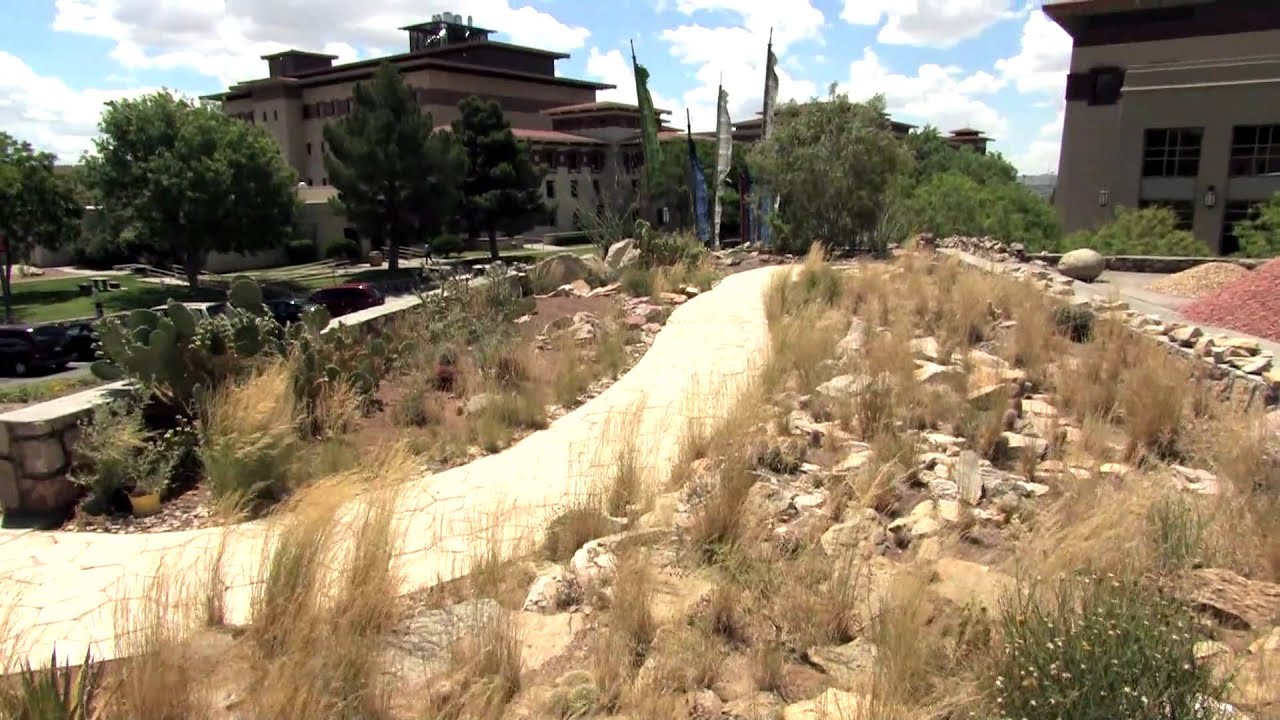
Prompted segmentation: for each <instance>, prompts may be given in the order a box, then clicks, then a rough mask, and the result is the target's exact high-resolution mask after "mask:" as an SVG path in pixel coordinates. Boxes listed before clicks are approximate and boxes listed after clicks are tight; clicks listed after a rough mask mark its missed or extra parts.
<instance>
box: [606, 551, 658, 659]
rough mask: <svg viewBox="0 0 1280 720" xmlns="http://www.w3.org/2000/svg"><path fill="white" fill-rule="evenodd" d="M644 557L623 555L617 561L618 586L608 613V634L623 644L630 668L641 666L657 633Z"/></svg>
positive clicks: (649, 575) (648, 571) (638, 554)
mask: <svg viewBox="0 0 1280 720" xmlns="http://www.w3.org/2000/svg"><path fill="white" fill-rule="evenodd" d="M651 573H652V571H651V569H650V567H649V565H648V562H647V558H645V557H644V556H643V555H642V554H641V553H639V552H635V553H628V554H624V555H623V557H621V558H620V559H619V561H618V577H620V578H626V579H627V581H626V582H621V583H618V584H617V586H616V587H615V588H614V590H613V603H612V605H611V607H610V610H609V631H610V632H611V633H614V634H615V635H616V636H617V637H619V638H621V639H622V641H623V647H625V648H626V655H625V659H626V661H629V662H630V664H631V666H632V667H636V668H638V667H640V666H641V665H642V664H644V661H645V658H646V657H647V656H648V654H649V649H650V648H651V647H652V646H653V641H654V638H656V637H657V634H658V621H657V618H655V617H654V614H653V577H652V574H651Z"/></svg>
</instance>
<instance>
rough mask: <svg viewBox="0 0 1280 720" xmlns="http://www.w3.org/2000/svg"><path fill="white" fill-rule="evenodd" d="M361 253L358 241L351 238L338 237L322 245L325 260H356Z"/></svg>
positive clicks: (359, 257)
mask: <svg viewBox="0 0 1280 720" xmlns="http://www.w3.org/2000/svg"><path fill="white" fill-rule="evenodd" d="M361 255H363V253H362V252H361V251H360V243H358V242H356V241H355V240H352V239H351V238H345V237H344V238H340V239H338V240H334V241H332V242H330V243H329V244H328V245H325V246H324V257H325V259H326V260H350V261H351V262H358V261H359V260H360V259H361Z"/></svg>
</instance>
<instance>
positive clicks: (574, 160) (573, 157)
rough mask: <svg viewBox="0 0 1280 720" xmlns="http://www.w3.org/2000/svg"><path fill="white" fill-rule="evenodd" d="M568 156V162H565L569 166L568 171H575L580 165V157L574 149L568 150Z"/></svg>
mask: <svg viewBox="0 0 1280 720" xmlns="http://www.w3.org/2000/svg"><path fill="white" fill-rule="evenodd" d="M568 156H569V157H568V163H566V164H567V165H568V166H569V171H570V172H576V171H577V170H578V168H579V167H581V165H582V159H581V158H580V157H578V153H577V152H576V151H570V152H569V153H568ZM574 197H578V196H577V195H574Z"/></svg>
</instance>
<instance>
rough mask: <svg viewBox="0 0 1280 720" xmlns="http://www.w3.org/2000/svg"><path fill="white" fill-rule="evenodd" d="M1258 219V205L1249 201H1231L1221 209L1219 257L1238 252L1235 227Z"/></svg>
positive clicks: (1238, 242) (1237, 238) (1238, 245)
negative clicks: (1246, 221)
mask: <svg viewBox="0 0 1280 720" xmlns="http://www.w3.org/2000/svg"><path fill="white" fill-rule="evenodd" d="M1256 217H1258V203H1257V202H1254V201H1250V200H1232V201H1231V202H1228V203H1227V204H1226V205H1225V206H1224V207H1223V212H1222V242H1221V243H1219V245H1218V254H1219V255H1231V254H1232V253H1237V252H1239V251H1240V238H1239V237H1238V236H1237V235H1236V226H1237V225H1238V224H1239V223H1242V222H1244V221H1245V220H1252V219H1254V218H1256Z"/></svg>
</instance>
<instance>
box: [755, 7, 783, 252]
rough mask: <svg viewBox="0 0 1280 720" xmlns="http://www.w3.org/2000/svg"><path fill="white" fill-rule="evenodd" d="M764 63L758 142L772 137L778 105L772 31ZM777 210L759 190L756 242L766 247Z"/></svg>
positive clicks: (763, 190) (769, 195)
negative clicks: (771, 222)
mask: <svg viewBox="0 0 1280 720" xmlns="http://www.w3.org/2000/svg"><path fill="white" fill-rule="evenodd" d="M767 53H768V54H767V56H766V58H765V63H764V107H763V108H761V109H762V110H763V111H764V112H763V113H761V114H762V115H763V116H764V117H763V119H762V120H761V123H760V140H761V141H762V142H763V141H766V140H768V139H769V137H770V136H771V135H773V116H774V109H775V108H776V106H777V104H778V56H777V55H774V54H773V30H769V46H768V50H767ZM777 209H778V199H777V198H776V197H775V196H774V194H773V193H772V192H771V191H770V190H769V189H768V188H763V187H762V188H761V189H760V196H759V211H758V215H757V218H756V240H757V241H759V242H760V244H762V245H764V246H766V247H768V246H769V244H770V240H771V239H772V237H771V235H772V234H771V232H770V228H769V218H770V216H771V215H773V213H774V211H775V210H777Z"/></svg>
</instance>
